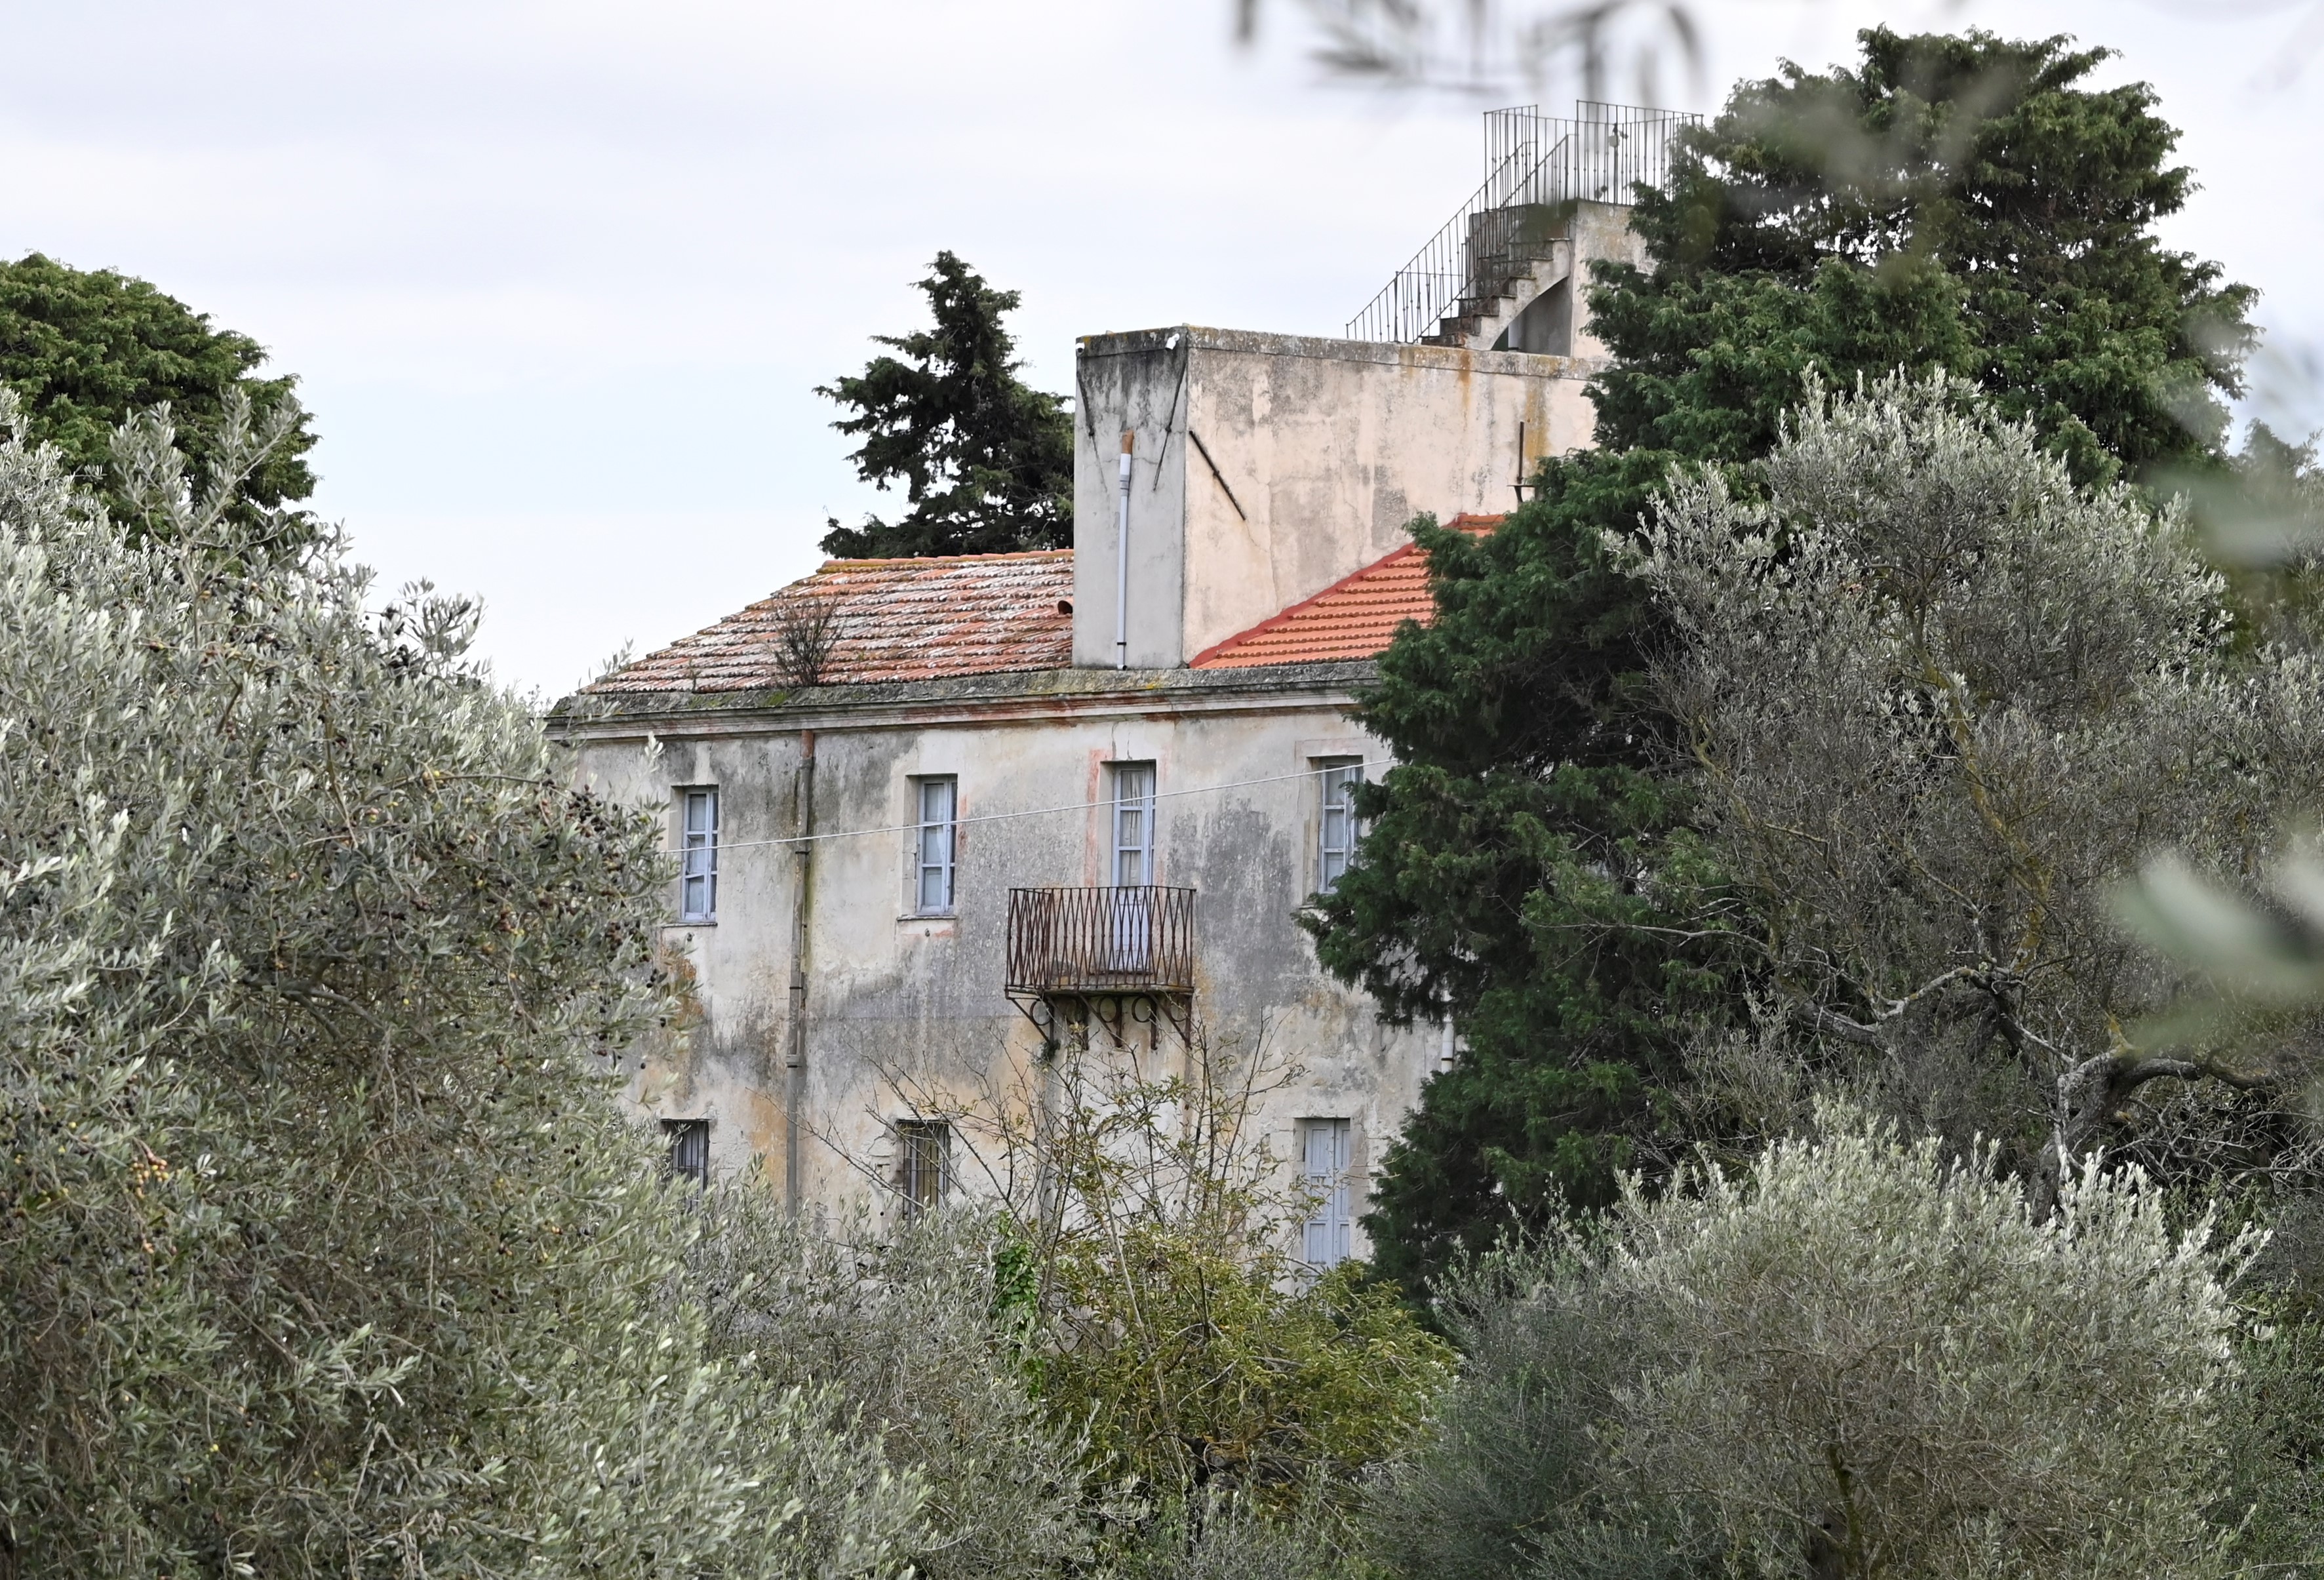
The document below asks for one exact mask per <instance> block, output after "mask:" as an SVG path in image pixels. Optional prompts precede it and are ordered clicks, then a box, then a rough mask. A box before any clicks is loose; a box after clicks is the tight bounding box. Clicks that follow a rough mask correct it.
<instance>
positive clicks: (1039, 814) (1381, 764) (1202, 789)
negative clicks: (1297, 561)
mask: <svg viewBox="0 0 2324 1580" xmlns="http://www.w3.org/2000/svg"><path fill="white" fill-rule="evenodd" d="M1393 762H1394V759H1392V758H1377V759H1375V758H1366V759H1365V760H1364V761H1362V762H1333V763H1327V764H1325V765H1324V766H1323V767H1322V768H1310V769H1306V770H1304V771H1303V772H1298V773H1277V774H1270V775H1268V777H1267V778H1265V779H1238V780H1234V781H1230V782H1229V783H1226V784H1198V785H1193V786H1190V787H1189V788H1187V789H1185V790H1157V791H1155V792H1154V793H1153V794H1152V795H1150V796H1141V797H1139V799H1141V800H1148V801H1167V800H1172V799H1176V798H1178V797H1180V796H1208V795H1216V794H1218V793H1219V792H1220V791H1221V790H1246V789H1249V788H1250V786H1252V785H1259V784H1282V783H1284V782H1285V781H1289V780H1295V779H1314V777H1316V776H1317V775H1318V774H1323V773H1338V772H1345V771H1346V770H1348V769H1351V768H1385V767H1389V766H1391V765H1392V764H1393ZM1117 804H1118V803H1117V802H1115V801H1114V800H1112V799H1106V800H1102V801H1074V802H1071V803H1069V804H1067V805H1065V806H1061V807H1034V808H1029V809H1028V810H1026V811H1022V812H980V813H978V814H977V815H976V816H975V817H973V818H954V819H953V827H955V828H957V827H962V826H963V825H964V824H969V823H1005V822H1007V821H1009V820H1010V818H1047V817H1053V816H1055V815H1056V814H1058V813H1061V812H1093V811H1096V810H1098V809H1099V808H1102V807H1111V806H1114V805H1117ZM926 827H929V825H927V824H926V823H894V824H890V825H889V826H888V827H884V828H837V829H834V830H832V831H831V832H830V833H828V834H788V835H784V836H781V837H780V838H777V839H737V840H733V841H728V840H720V841H719V842H718V845H717V848H718V849H720V850H722V851H726V850H752V849H755V848H757V847H760V846H762V845H812V844H815V843H816V842H817V841H819V840H825V839H863V838H868V837H870V836H872V835H874V834H918V832H919V831H920V830H921V829H923V828H926ZM668 854H669V855H685V854H686V853H685V852H684V851H683V850H673V851H670V852H669V853H668Z"/></svg>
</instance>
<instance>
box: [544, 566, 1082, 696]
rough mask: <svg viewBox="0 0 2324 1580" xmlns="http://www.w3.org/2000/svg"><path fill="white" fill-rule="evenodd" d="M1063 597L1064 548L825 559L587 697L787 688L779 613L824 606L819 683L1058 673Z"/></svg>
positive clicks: (1069, 575)
mask: <svg viewBox="0 0 2324 1580" xmlns="http://www.w3.org/2000/svg"><path fill="white" fill-rule="evenodd" d="M1073 596H1074V555H1073V550H1070V549H1055V550H1044V551H1041V552H1037V553H1030V554H964V555H958V556H954V557H950V558H945V559H832V560H826V561H825V563H824V567H823V568H822V569H820V570H818V571H816V573H815V574H814V575H813V576H810V577H806V578H804V579H803V580H800V581H796V582H793V583H792V584H791V585H790V586H789V587H785V588H783V589H782V590H781V591H780V592H779V593H777V594H775V595H774V596H772V597H769V598H762V599H761V600H760V601H759V602H757V603H755V604H753V605H751V606H750V607H749V608H747V609H745V610H743V611H742V613H740V614H730V615H728V616H727V617H726V618H725V619H724V620H721V621H720V622H718V624H715V625H713V626H711V627H710V628H709V629H708V630H706V631H701V632H696V633H695V634H694V635H692V636H688V637H685V638H683V639H681V640H679V641H678V642H672V643H671V644H670V645H669V646H668V647H666V648H663V649H662V650H661V651H659V652H656V653H650V654H649V655H647V656H646V657H644V658H642V659H640V660H638V661H636V662H635V663H633V664H630V665H627V666H626V667H624V668H622V669H620V670H615V671H614V672H613V674H611V675H608V676H606V677H605V678H604V679H602V680H600V681H598V682H597V683H596V684H595V685H594V686H591V687H590V688H589V689H590V690H591V691H593V692H621V691H752V690H761V689H768V688H777V687H782V686H788V685H790V684H793V683H794V679H793V677H792V675H791V673H790V672H789V667H788V665H787V664H786V662H785V661H784V657H783V653H782V642H781V632H782V624H783V613H784V611H785V610H786V609H787V608H796V607H798V606H799V605H803V604H804V605H810V606H812V605H814V604H815V603H817V602H820V601H824V600H828V601H829V602H830V603H831V605H833V608H834V614H833V617H832V635H833V640H832V646H831V651H830V656H829V658H828V659H827V660H826V661H825V665H824V667H823V670H822V672H821V676H820V679H821V680H822V681H823V683H825V684H842V683H845V682H849V681H857V680H934V679H944V678H945V677H948V676H954V675H989V674H999V673H1003V672H1006V671H1010V670H1054V669H1059V668H1062V667H1063V666H1065V665H1066V664H1070V663H1071V662H1073V645H1074V634H1073V633H1074V617H1073V613H1072V610H1073V603H1072V599H1073Z"/></svg>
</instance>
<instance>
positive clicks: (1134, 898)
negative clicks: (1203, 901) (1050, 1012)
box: [1007, 884, 1194, 999]
mask: <svg viewBox="0 0 2324 1580" xmlns="http://www.w3.org/2000/svg"><path fill="white" fill-rule="evenodd" d="M1007 987H1008V991H1009V993H1010V996H1011V997H1012V998H1037V999H1048V998H1093V997H1102V996H1109V995H1117V994H1136V995H1150V996H1154V997H1157V998H1158V997H1165V996H1184V995H1190V994H1192V993H1194V891H1193V890H1192V889H1165V888H1160V887H1157V886H1155V885H1151V884H1148V885H1144V886H1141V887H1137V888H1122V889H1011V890H1010V891H1009V980H1008V983H1007Z"/></svg>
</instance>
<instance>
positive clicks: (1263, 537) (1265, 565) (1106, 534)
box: [1074, 326, 1598, 669]
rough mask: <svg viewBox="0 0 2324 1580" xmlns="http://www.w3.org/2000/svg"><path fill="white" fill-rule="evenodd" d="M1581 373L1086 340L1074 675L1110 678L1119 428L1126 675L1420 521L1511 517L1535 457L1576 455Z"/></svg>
mask: <svg viewBox="0 0 2324 1580" xmlns="http://www.w3.org/2000/svg"><path fill="white" fill-rule="evenodd" d="M1597 366H1598V365H1597V363H1596V362H1595V361H1594V360H1591V359H1582V358H1575V357H1567V356H1535V355H1531V354H1527V353H1524V352H1514V351H1471V350H1463V349H1457V348H1453V347H1448V346H1416V345H1401V344H1386V343H1381V342H1377V341H1367V340H1326V339H1317V338H1311V337H1304V336H1296V335H1268V334H1257V333H1249V332H1244V331H1239V330H1231V329H1206V328H1194V327H1186V326H1182V327H1180V328H1174V329H1147V330H1139V331H1136V332H1134V333H1130V334H1120V335H1093V336H1088V337H1084V339H1083V340H1082V342H1081V344H1080V347H1079V354H1078V357H1077V370H1076V371H1077V374H1078V388H1077V391H1076V393H1077V395H1078V397H1079V398H1078V410H1077V411H1076V412H1075V416H1074V428H1075V432H1074V446H1075V449H1074V663H1076V664H1080V665H1091V666H1100V667H1110V666H1111V665H1112V664H1113V663H1114V662H1115V654H1116V648H1115V640H1116V622H1115V611H1116V598H1117V593H1118V584H1117V581H1116V574H1115V568H1116V564H1117V562H1118V556H1117V553H1116V543H1117V540H1118V536H1119V530H1120V514H1119V506H1120V496H1119V493H1118V485H1117V479H1118V477H1119V475H1120V474H1119V462H1120V453H1121V436H1122V433H1123V431H1124V430H1128V431H1129V432H1130V435H1131V459H1132V477H1131V485H1130V577H1129V587H1128V592H1129V596H1128V621H1127V631H1128V649H1129V651H1128V661H1129V666H1130V668H1132V669H1170V668H1176V667H1177V666H1179V665H1183V664H1185V663H1186V662H1188V661H1190V660H1192V659H1194V657H1195V656H1196V655H1197V654H1199V653H1201V652H1202V651H1203V650H1204V649H1205V648H1208V647H1210V646H1212V645H1213V644H1214V643H1216V642H1222V641H1224V640H1225V639H1226V638H1228V637H1230V636H1232V635H1235V634H1236V633H1240V632H1243V631H1247V630H1249V629H1250V627H1251V626H1253V625H1256V624H1259V622H1260V621H1262V620H1265V619H1267V618H1268V616H1270V615H1272V614H1277V613H1278V612H1280V611H1281V610H1283V609H1284V608H1286V607H1287V606H1288V605H1292V604H1296V603H1297V602H1299V601H1300V600H1301V599H1303V598H1306V597H1310V596H1314V594H1316V593H1319V592H1321V591H1323V589H1324V588H1325V587H1329V586H1331V585H1332V584H1333V582H1335V581H1338V580H1339V579H1340V578H1341V577H1345V576H1348V575H1350V574H1351V573H1353V572H1355V571H1357V570H1360V569H1361V568H1363V567H1365V566H1367V565H1369V564H1370V563H1371V562H1372V561H1374V560H1376V559H1379V558H1380V557H1381V556H1382V555H1384V554H1387V553H1388V552H1390V551H1391V550H1395V549H1397V548H1399V547H1401V546H1402V545H1403V544H1405V543H1406V542H1408V541H1410V539H1409V536H1408V534H1407V533H1406V523H1407V522H1410V521H1411V520H1412V518H1413V517H1414V516H1416V515H1418V514H1420V513H1423V512H1426V513H1433V514H1434V515H1435V516H1436V517H1437V518H1438V519H1439V520H1440V521H1449V520H1451V519H1452V517H1453V516H1456V515H1460V514H1462V513H1499V512H1502V511H1506V510H1508V509H1509V508H1510V507H1511V506H1512V505H1513V504H1516V503H1517V492H1516V485H1517V482H1518V481H1519V480H1520V479H1521V478H1522V477H1524V476H1526V473H1527V470H1528V469H1529V468H1530V467H1532V466H1533V465H1534V464H1535V463H1536V462H1537V461H1539V460H1540V458H1541V457H1544V456H1550V455H1561V454H1563V453H1564V452H1566V451H1568V450H1572V449H1576V448H1582V447H1583V446H1586V445H1587V444H1589V443H1590V440H1591V427H1592V425H1593V423H1594V421H1595V420H1596V412H1595V411H1594V409H1593V408H1592V407H1591V404H1590V402H1589V401H1588V400H1587V399H1586V398H1585V397H1584V395H1583V393H1582V389H1583V384H1584V383H1585V382H1586V380H1587V379H1588V378H1589V376H1590V375H1591V374H1592V373H1594V372H1596V371H1597ZM1521 447H1522V448H1521Z"/></svg>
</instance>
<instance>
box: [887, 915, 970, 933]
mask: <svg viewBox="0 0 2324 1580" xmlns="http://www.w3.org/2000/svg"><path fill="white" fill-rule="evenodd" d="M896 925H897V926H898V927H899V928H911V927H916V928H924V929H927V936H928V937H929V938H935V937H936V935H937V934H938V933H939V932H942V933H944V934H945V935H947V936H949V935H950V934H951V932H952V931H953V929H954V928H956V927H958V926H959V925H960V913H959V912H958V911H954V910H908V911H906V912H905V913H904V914H903V915H901V916H899V917H898V918H897V919H896Z"/></svg>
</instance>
